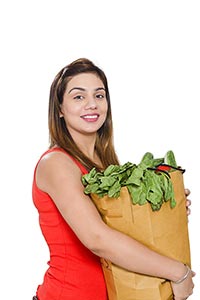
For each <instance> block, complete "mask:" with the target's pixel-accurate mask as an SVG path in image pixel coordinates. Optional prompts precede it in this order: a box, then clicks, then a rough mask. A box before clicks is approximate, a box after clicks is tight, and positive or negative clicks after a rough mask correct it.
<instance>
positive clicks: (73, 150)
mask: <svg viewBox="0 0 200 300" xmlns="http://www.w3.org/2000/svg"><path fill="white" fill-rule="evenodd" d="M80 73H95V74H96V75H97V76H98V77H99V78H100V79H101V81H102V83H103V84H104V87H105V90H106V99H107V102H108V112H107V117H106V120H105V122H104V124H103V125H102V126H101V128H100V129H99V130H98V132H97V139H96V143H95V150H96V153H97V155H98V157H99V158H100V160H101V162H102V165H103V168H106V167H107V166H109V165H110V164H119V161H118V157H117V154H116V152H115V149H114V145H113V123H112V114H111V105H110V94H109V89H108V83H107V78H106V76H105V73H104V72H103V71H102V70H101V69H100V68H99V67H97V66H96V65H94V63H93V62H91V61H90V60H88V59H86V58H80V59H77V60H75V61H74V62H72V63H71V64H69V65H67V66H66V67H64V68H63V69H62V70H61V71H60V72H59V73H58V74H57V75H56V77H55V79H54V81H53V83H52V85H51V89H50V96H49V115H48V123H49V140H50V148H52V147H54V146H55V145H57V146H58V147H61V148H62V149H64V150H65V151H67V152H68V153H69V154H70V155H71V156H72V157H74V158H75V159H77V160H78V161H80V162H81V163H82V164H83V165H84V166H85V167H86V169H87V170H91V169H92V168H93V167H96V168H97V169H100V167H99V166H98V165H96V164H95V163H94V162H93V161H92V160H90V159H89V158H88V157H87V156H86V155H84V153H83V152H82V151H81V150H80V149H79V148H78V147H77V145H76V143H75V142H74V140H73V138H72V136H71V135H70V133H69V131H68V129H67V126H66V124H65V120H64V118H60V113H61V111H60V106H61V104H62V102H63V96H64V93H65V90H66V87H67V84H68V82H69V80H70V79H71V78H72V77H74V76H75V75H78V74H80Z"/></svg>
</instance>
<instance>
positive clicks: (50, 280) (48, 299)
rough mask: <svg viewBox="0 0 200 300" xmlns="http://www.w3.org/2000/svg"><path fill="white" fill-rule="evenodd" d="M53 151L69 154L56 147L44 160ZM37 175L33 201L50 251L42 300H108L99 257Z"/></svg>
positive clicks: (38, 293)
mask: <svg viewBox="0 0 200 300" xmlns="http://www.w3.org/2000/svg"><path fill="white" fill-rule="evenodd" d="M52 151H62V152H64V153H65V154H66V155H68V154H67V153H66V152H65V151H64V150H62V149H60V148H53V149H51V150H48V151H46V152H45V153H44V154H43V155H42V156H41V158H42V157H43V156H44V155H45V154H47V153H49V152H52ZM41 158H40V159H41ZM71 159H72V160H73V161H74V162H75V163H76V164H77V165H78V167H79V168H80V170H81V172H82V174H86V173H87V170H86V169H85V168H84V167H83V166H82V165H81V164H80V163H79V162H78V161H76V160H75V159H73V158H72V157H71ZM39 161H40V160H39ZM36 168H37V165H36ZM36 168H35V172H36ZM35 172H34V179H33V189H32V194H33V202H34V205H35V206H36V208H37V210H38V213H39V223H40V227H41V230H42V234H43V236H44V238H45V240H46V242H47V245H48V247H49V251H50V261H49V262H48V265H49V268H48V269H47V271H46V273H45V275H44V280H43V283H42V284H41V285H39V286H38V289H37V297H38V299H39V300H107V292H106V285H105V281H104V277H103V272H102V269H101V264H100V259H99V257H97V256H96V255H94V254H93V253H92V252H91V251H90V250H88V249H87V248H86V247H85V246H84V245H83V244H82V243H81V242H80V241H79V239H78V238H77V236H76V235H75V233H74V232H73V231H72V229H71V228H70V227H69V226H68V224H67V223H66V221H65V220H64V219H63V217H62V216H61V214H60V212H59V211H58V209H57V207H56V206H55V204H54V202H53V200H52V199H51V198H50V196H49V195H48V194H47V193H45V192H43V191H41V190H40V189H39V188H38V187H37V185H36V181H35ZM66 184H67V183H66ZM72 200H73V199H72Z"/></svg>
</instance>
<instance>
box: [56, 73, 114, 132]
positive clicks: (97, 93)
mask: <svg viewBox="0 0 200 300" xmlns="http://www.w3.org/2000/svg"><path fill="white" fill-rule="evenodd" d="M107 110H108V103H107V99H106V91H105V88H104V85H103V82H102V81H101V79H100V78H99V77H98V76H97V75H96V74H94V73H82V74H79V75H76V76H74V77H72V79H71V80H70V81H69V82H68V84H67V88H66V91H65V93H64V97H63V103H62V104H61V112H62V113H61V116H63V117H64V119H65V122H66V126H67V128H68V130H69V132H70V134H71V135H72V136H73V137H74V136H75V135H76V134H78V133H79V134H80V133H81V134H85V135H90V134H95V135H96V132H97V130H98V129H99V128H100V127H101V126H102V125H103V123H104V121H105V119H106V116H107Z"/></svg>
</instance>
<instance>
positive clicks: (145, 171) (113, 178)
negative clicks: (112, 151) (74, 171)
mask: <svg viewBox="0 0 200 300" xmlns="http://www.w3.org/2000/svg"><path fill="white" fill-rule="evenodd" d="M176 169H177V164H176V160H175V156H174V153H173V152H172V151H171V150H170V151H168V152H167V153H166V155H165V157H164V158H154V157H153V154H152V153H150V152H147V153H145V155H144V156H143V158H142V160H141V162H140V163H139V164H138V165H136V164H133V163H131V162H127V163H125V164H123V165H110V166H108V167H107V168H106V169H105V170H104V171H102V172H98V171H96V169H95V168H93V169H92V170H91V171H90V172H89V173H88V174H85V175H83V176H82V183H83V185H84V186H85V189H84V193H85V194H97V195H98V196H99V197H100V198H102V197H103V196H105V195H107V196H108V197H110V198H118V197H119V195H120V190H121V188H122V187H124V186H126V187H127V189H128V191H129V194H130V196H131V200H132V202H133V204H139V205H144V204H146V203H150V205H151V208H152V210H153V211H156V210H159V209H160V208H161V206H162V204H163V203H164V202H166V201H170V205H171V207H172V208H173V207H175V205H176V201H175V198H174V191H173V186H172V182H171V179H170V176H169V172H172V171H174V170H176Z"/></svg>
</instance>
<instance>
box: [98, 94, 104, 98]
mask: <svg viewBox="0 0 200 300" xmlns="http://www.w3.org/2000/svg"><path fill="white" fill-rule="evenodd" d="M96 97H97V98H98V99H103V98H105V96H104V95H103V94H97V95H96Z"/></svg>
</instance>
